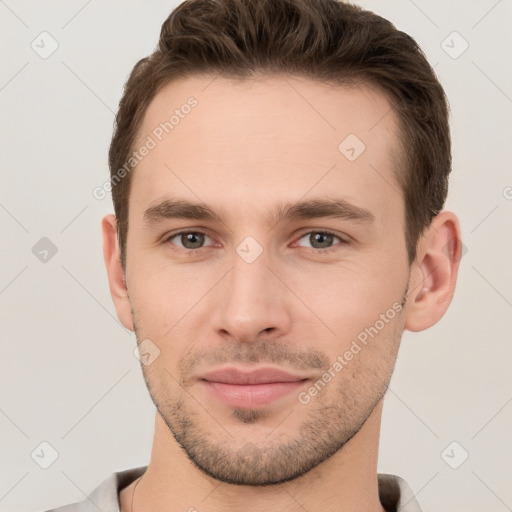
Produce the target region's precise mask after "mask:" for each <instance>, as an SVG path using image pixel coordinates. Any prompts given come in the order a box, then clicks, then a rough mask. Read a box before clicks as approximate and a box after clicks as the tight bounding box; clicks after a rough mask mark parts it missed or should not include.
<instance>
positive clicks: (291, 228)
mask: <svg viewBox="0 0 512 512" xmlns="http://www.w3.org/2000/svg"><path fill="white" fill-rule="evenodd" d="M447 117H448V114H447V105H446V99H445V96H444V93H443V90H442V88H441V86H440V84H439V83H438V81H437V79H436V77H435V75H434V73H433V71H432V69H431V67H430V66H429V64H428V63H427V61H426V59H425V57H424V55H423V54H422V53H421V51H420V49H419V48H418V47H417V45H416V43H415V42H414V41H413V40H412V39H411V38H410V37H409V36H408V35H406V34H404V33H402V32H400V31H398V30H396V28H395V27H394V26H393V25H392V24H391V23H390V22H388V21H386V20H384V19H382V18H380V17H378V16H376V15H375V14H373V13H371V12H368V11H364V10H362V9H360V8H358V7H355V6H352V5H349V4H344V3H341V2H338V1H336V0H268V1H262V0H216V1H213V0H188V1H186V2H184V3H183V4H181V5H180V6H179V7H178V8H176V9H175V10H174V11H173V12H172V13H171V15H170V16H169V18H168V19H167V20H166V21H165V22H164V24H163V26H162V31H161V36H160V42H159V46H158V48H157V49H156V50H155V52H154V53H153V54H152V55H151V56H149V57H148V58H146V59H143V60H141V61H140V62H139V63H138V64H137V65H136V66H135V68H134V70H133V71H132V73H131V75H130V77H129V79H128V81H127V84H126V87H125V91H124V94H123V97H122V99H121V102H120V106H119V112H118V116H117V119H116V121H117V123H116V128H115V133H114V136H113V139H112V143H111V148H110V154H109V157H110V158H109V163H110V170H111V184H112V195H113V201H114V207H115V216H114V215H108V216H106V217H105V218H104V219H103V224H102V226H103V239H104V258H105V263H106V267H107V272H108V279H109V284H110V290H111V293H112V297H113V300H114V303H115V307H116V310H117V314H118V317H119V319H120V320H121V322H122V323H123V325H124V326H125V327H127V328H128V329H130V330H133V331H134V332H135V334H136V336H137V341H138V344H139V349H140V352H141V366H142V370H143V374H144V378H145V381H146V383H147V386H148V389H149V392H150V395H151V398H152V400H153V402H154V404H155V405H156V408H157V412H156V419H155V434H154V444H153V450H152V454H151V460H150V463H149V465H148V466H147V467H141V468H135V469H131V470H126V471H123V472H119V473H114V474H113V475H111V477H109V478H108V479H107V480H105V481H104V482H102V484H100V486H99V487H98V488H97V489H96V490H95V491H94V492H93V493H92V494H91V495H90V497H89V498H88V499H86V500H84V501H83V502H82V503H80V504H75V505H68V506H67V507H62V508H60V509H58V510H59V512H71V511H85V510H93V509H94V510H97V509H99V510H104V511H107V510H108V511H110V510H120V511H122V512H145V511H163V510H165V511H175V510H176V511H178V510H183V511H186V510H189V511H195V510H198V511H199V512H217V511H231V510H232V511H235V510H236V511H238V510H244V511H269V510H276V511H278V510H279V511H299V510H302V511H303V510H319V509H321V510H323V511H325V512H328V511H339V512H348V511H356V510H357V511H361V510H364V511H379V512H382V511H387V512H390V511H396V510H401V511H403V512H413V511H418V510H420V507H419V504H418V502H417V501H416V499H415V497H414V495H413V493H412V491H411V489H410V488H409V487H408V485H407V484H406V482H405V481H404V480H402V479H400V478H399V477H396V476H394V475H384V474H380V475H378V474H377V457H378V444H379V430H380V421H381V415H382V407H383V397H384V395H385V392H386V389H387V386H388V384H389V381H390V378H391V375H392V372H393V368H394V365H395V361H396V357H397V353H398V349H399V345H400V340H401V336H402V333H403V331H404V329H407V330H409V331H421V330H424V329H427V328H429V327H430V326H432V325H434V324H435V323H436V322H438V321H439V320H440V319H441V318H442V316H443V315H444V313H445V312H446V310H447V308H448V306H449V304H450V302H451V299H452V296H453V293H454V288H455V283H456V278H457V271H458V262H459V259H460V252H461V243H460V228H459V224H458V220H457V217H456V216H455V215H454V214H453V213H451V212H448V211H441V210H442V207H443V205H444V202H445V199H446V195H447V184H448V175H449V172H450V168H451V157H450V135H449V127H448V119H447Z"/></svg>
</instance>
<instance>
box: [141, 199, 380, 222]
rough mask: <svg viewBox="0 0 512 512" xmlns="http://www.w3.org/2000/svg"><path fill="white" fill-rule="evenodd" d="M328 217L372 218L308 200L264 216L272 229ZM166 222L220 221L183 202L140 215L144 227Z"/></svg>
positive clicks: (345, 205)
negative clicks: (287, 222) (283, 222)
mask: <svg viewBox="0 0 512 512" xmlns="http://www.w3.org/2000/svg"><path fill="white" fill-rule="evenodd" d="M324 217H331V218H336V219H344V220H348V221H353V222H357V223H365V224H371V223H372V222H374V221H375V215H374V214H373V213H372V212H370V211H369V210H367V209H366V208H362V207H360V206H356V205H354V204H351V203H349V202H347V201H346V200H344V199H341V198H338V199H311V200H308V201H299V202H297V203H285V204H280V205H278V206H277V207H276V208H275V209H274V210H273V211H272V212H271V213H270V215H269V216H268V220H269V222H271V223H272V224H273V225H275V224H278V223H279V222H282V221H285V220H289V221H290V220H307V219H316V218H324ZM167 219H190V220H203V221H214V222H215V221H216V222H220V221H222V219H221V217H220V216H219V215H218V214H217V213H216V212H215V211H214V210H213V209H212V208H210V207H209V206H207V205H206V204H204V203H197V202H191V201H185V200H173V199H164V200H163V201H161V202H159V203H157V204H155V205H153V206H150V207H149V208H148V209H147V210H146V211H145V212H144V221H145V222H146V223H147V224H156V223H159V222H161V221H164V220H167Z"/></svg>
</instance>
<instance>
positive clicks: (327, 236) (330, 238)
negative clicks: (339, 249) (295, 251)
mask: <svg viewBox="0 0 512 512" xmlns="http://www.w3.org/2000/svg"><path fill="white" fill-rule="evenodd" d="M303 240H305V241H306V244H307V243H309V244H310V245H309V247H312V248H313V249H319V250H326V249H330V248H331V247H333V246H334V245H336V241H338V242H341V243H347V242H346V241H345V240H343V239H342V238H341V237H339V236H338V235H335V234H334V233H331V232H330V231H310V232H308V233H305V234H304V235H302V236H301V237H300V238H299V240H298V241H297V245H299V246H300V247H308V245H304V243H301V241H303Z"/></svg>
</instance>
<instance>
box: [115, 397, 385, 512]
mask: <svg viewBox="0 0 512 512" xmlns="http://www.w3.org/2000/svg"><path fill="white" fill-rule="evenodd" d="M381 415H382V401H381V402H380V403H379V404H378V405H377V407H376V408H375V409H374V411H373V412H372V414H371V415H370V417H369V418H368V420H367V421H366V423H365V424H364V425H363V427H362V428H361V430H360V431H359V432H358V433H357V434H356V435H355V436H354V437H353V438H352V439H351V440H350V441H349V442H348V443H347V444H346V445H345V446H344V447H343V448H342V449H341V450H339V451H338V452H337V453H336V454H334V455H333V456H332V457H330V458H329V459H327V460H326V461H324V462H323V463H321V464H319V465H318V466H317V467H315V468H313V469H312V470H311V471H309V472H308V473H306V474H305V475H302V476H300V477H298V478H296V479H294V480H291V481H289V482H285V483H282V484H276V485H267V486H263V487H252V486H242V485H233V484H227V483H224V482H220V481H218V480H215V479H214V478H212V477H210V476H208V475H205V474H204V473H203V472H202V471H201V470H199V469H198V468H196V467H195V466H194V465H193V463H192V462H190V460H189V459H188V457H187V455H186V454H185V453H184V451H183V450H182V449H181V447H180V446H179V445H178V443H177V442H176V440H175V438H174V436H173V435H172V433H171V432H170V431H169V429H168V427H167V425H166V423H165V422H164V420H163V419H162V417H161V416H160V414H159V413H158V411H157V413H156V418H155V435H154V441H153V449H152V453H151V460H150V463H149V465H148V469H147V471H146V472H145V473H144V475H143V477H142V479H141V480H137V481H135V482H133V483H132V484H130V485H129V486H128V487H126V488H125V489H123V490H122V491H121V494H120V502H121V510H122V512H149V511H155V512H160V511H162V512H163V511H166V512H174V511H175V510H176V511H178V510H181V511H189V512H194V511H196V512H221V511H222V512H235V511H239V510H244V511H247V512H256V511H261V510H266V511H275V512H277V511H286V512H304V510H318V509H321V510H322V511H323V512H355V511H360V510H364V511H365V512H385V510H384V509H383V507H382V505H381V504H380V501H379V495H378V481H377V456H378V444H379V432H380V420H381ZM135 485H137V488H136V493H135V495H134V494H133V490H134V488H135ZM132 498H133V510H131V502H132Z"/></svg>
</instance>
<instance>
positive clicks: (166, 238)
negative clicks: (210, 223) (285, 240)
mask: <svg viewBox="0 0 512 512" xmlns="http://www.w3.org/2000/svg"><path fill="white" fill-rule="evenodd" d="M185 233H201V234H203V235H205V236H207V237H208V238H210V239H211V240H213V241H214V242H215V239H214V238H213V237H212V236H210V235H209V234H208V233H207V232H206V231H205V230H202V229H198V228H196V229H189V228H184V229H181V230H178V231H175V232H172V233H169V234H167V235H165V236H164V238H163V241H164V242H165V241H169V240H171V239H173V238H174V237H176V236H178V235H183V234H185ZM312 233H323V234H328V235H332V236H335V237H337V238H338V239H339V240H340V241H341V243H348V242H349V241H348V240H346V238H350V237H349V236H348V235H344V236H342V235H339V234H337V233H336V232H334V231H333V230H330V229H326V228H324V229H321V228H317V229H311V228H309V230H308V231H303V232H301V234H300V235H296V236H295V237H294V238H295V241H294V242H293V243H297V242H298V241H299V240H300V239H302V238H304V237H305V236H306V235H310V234H312ZM203 248H204V247H199V249H203ZM329 248H330V247H329ZM329 248H328V249H329ZM196 250H197V249H196Z"/></svg>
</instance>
